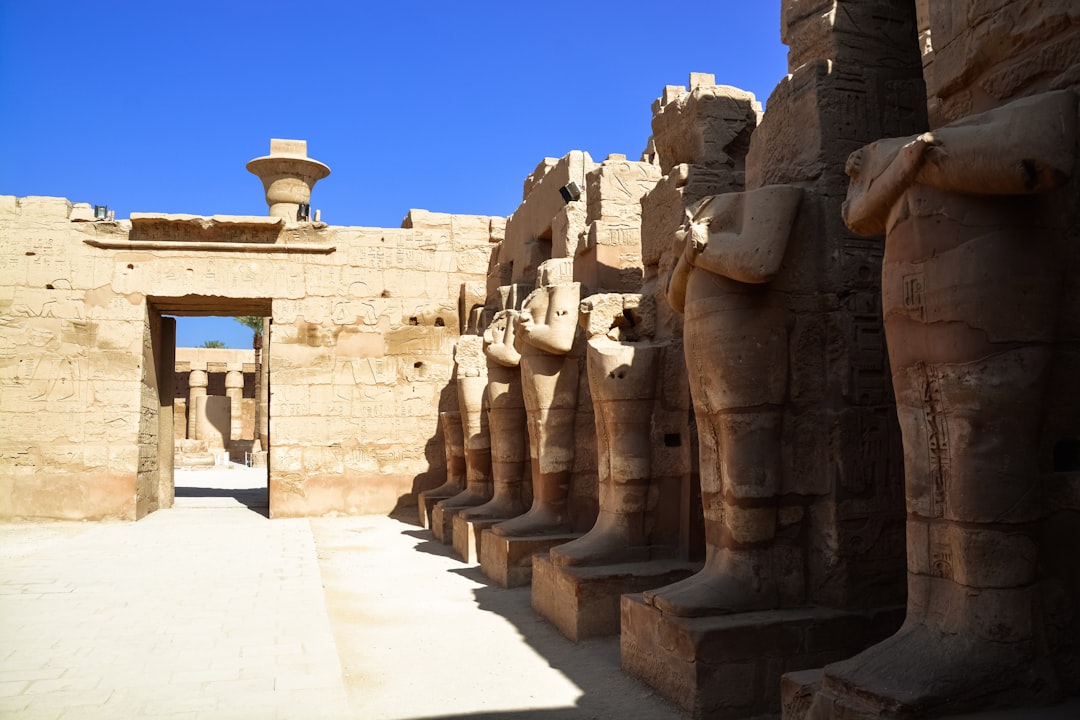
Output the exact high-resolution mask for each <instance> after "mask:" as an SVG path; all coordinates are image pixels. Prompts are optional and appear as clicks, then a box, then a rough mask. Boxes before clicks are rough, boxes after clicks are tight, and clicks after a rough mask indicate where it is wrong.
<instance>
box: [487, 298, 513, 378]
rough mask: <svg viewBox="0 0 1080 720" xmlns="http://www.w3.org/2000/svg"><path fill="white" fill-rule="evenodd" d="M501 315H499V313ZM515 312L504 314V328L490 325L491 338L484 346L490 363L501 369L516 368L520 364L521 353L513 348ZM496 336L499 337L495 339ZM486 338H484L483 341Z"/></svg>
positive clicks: (493, 324)
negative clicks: (497, 365) (500, 366)
mask: <svg viewBox="0 0 1080 720" xmlns="http://www.w3.org/2000/svg"><path fill="white" fill-rule="evenodd" d="M504 312H506V311H504ZM500 314H501V313H500ZM516 316H517V313H516V312H512V311H510V312H506V316H505V323H506V325H505V327H504V328H502V329H501V332H500V328H498V327H497V326H495V323H494V322H493V323H492V326H491V327H490V328H489V329H488V332H489V333H491V335H492V338H491V342H490V343H486V344H485V346H484V353H485V354H486V355H487V356H488V358H490V359H491V361H492V362H494V363H498V364H499V365H502V366H503V367H517V366H518V364H519V363H520V362H521V353H520V352H519V351H518V350H517V348H515V347H514V340H515V333H514V323H515V322H516V320H517V318H516ZM496 334H498V335H499V337H495V335H496ZM486 339H487V338H486V337H485V340H486Z"/></svg>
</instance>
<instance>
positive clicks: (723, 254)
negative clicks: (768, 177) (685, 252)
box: [691, 185, 803, 284]
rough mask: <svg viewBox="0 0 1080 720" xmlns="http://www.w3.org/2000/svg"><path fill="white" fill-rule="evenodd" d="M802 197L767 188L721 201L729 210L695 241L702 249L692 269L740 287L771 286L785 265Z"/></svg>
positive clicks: (785, 188) (784, 188)
mask: <svg viewBox="0 0 1080 720" xmlns="http://www.w3.org/2000/svg"><path fill="white" fill-rule="evenodd" d="M802 195H803V192H802V188H799V187H796V186H794V185H768V186H765V187H761V188H758V189H756V190H751V191H747V192H741V193H731V194H729V195H726V196H719V197H718V198H717V199H718V200H725V201H726V202H724V203H723V204H724V205H726V206H727V207H726V208H725V211H723V212H721V213H720V214H717V215H716V216H715V217H713V218H712V219H711V220H710V222H709V225H707V226H703V232H705V233H706V234H707V240H706V239H704V238H701V237H700V236H698V235H697V234H696V233H695V235H694V236H693V237H691V243H692V244H694V246H695V247H696V248H699V253H698V255H697V257H696V258H693V262H694V267H698V268H701V269H702V270H706V271H708V272H711V273H713V274H714V275H720V276H722V277H727V278H731V279H732V280H736V281H738V282H744V283H754V284H757V283H767V282H771V281H772V280H773V279H774V278H775V277H776V275H777V273H779V272H780V267H781V265H782V264H783V261H784V254H785V253H786V252H787V246H788V241H789V240H790V238H791V230H792V228H793V227H794V225H795V218H796V217H797V216H798V210H799V205H800V203H801V202H802ZM695 227H696V226H695Z"/></svg>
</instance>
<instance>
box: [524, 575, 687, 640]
mask: <svg viewBox="0 0 1080 720" xmlns="http://www.w3.org/2000/svg"><path fill="white" fill-rule="evenodd" d="M699 569H700V564H695V563H688V562H680V561H677V560H652V561H645V562H637V563H623V564H619V565H594V566H570V565H556V564H554V563H553V562H552V561H551V556H550V555H547V554H543V555H534V556H533V566H532V606H533V610H535V611H536V612H537V613H539V614H540V615H541V616H542V617H544V618H545V619H546V620H548V621H549V622H550V623H551V624H553V625H554V626H555V627H557V628H558V629H559V632H561V633H562V634H563V635H565V636H566V637H567V638H569V639H570V640H573V641H574V642H580V641H581V640H587V639H589V638H596V637H605V636H608V635H618V634H619V598H620V597H622V596H623V595H624V594H626V593H640V592H642V591H644V590H650V589H653V588H658V587H663V586H664V585H670V584H671V583H673V582H678V581H679V580H682V579H683V578H686V577H690V576H691V575H693V574H694V573H695V572H697V571H698V570H699Z"/></svg>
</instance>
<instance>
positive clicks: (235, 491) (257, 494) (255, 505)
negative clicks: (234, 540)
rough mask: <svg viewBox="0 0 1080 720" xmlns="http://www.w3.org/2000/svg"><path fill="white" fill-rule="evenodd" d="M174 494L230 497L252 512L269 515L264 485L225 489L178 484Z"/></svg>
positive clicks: (198, 496)
mask: <svg viewBox="0 0 1080 720" xmlns="http://www.w3.org/2000/svg"><path fill="white" fill-rule="evenodd" d="M175 495H176V497H178V498H230V499H232V500H235V501H236V502H238V503H240V504H241V505H243V506H244V507H246V508H247V509H248V510H251V511H252V512H254V513H258V514H259V515H262V516H263V517H265V518H269V517H270V496H269V492H268V491H267V489H266V488H264V487H263V488H231V489H226V488H204V487H190V486H180V487H177V488H176V490H175ZM215 507H218V506H215Z"/></svg>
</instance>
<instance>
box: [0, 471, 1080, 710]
mask: <svg viewBox="0 0 1080 720" xmlns="http://www.w3.org/2000/svg"><path fill="white" fill-rule="evenodd" d="M265 515H266V488H265V471H262V472H259V471H252V470H248V469H243V468H234V469H233V470H232V471H228V472H225V471H220V470H205V471H187V472H185V471H178V472H177V502H176V507H174V508H173V509H170V510H165V511H159V512H156V513H151V514H150V515H149V516H148V517H146V518H145V519H143V520H140V521H139V522H137V523H59V522H58V523H25V524H0V718H9V717H10V718H19V719H20V720H22V719H26V720H61V719H62V720H72V719H78V720H97V719H105V718H108V719H110V720H112V719H114V718H122V719H125V720H126V719H128V718H142V717H146V718H155V719H158V718H174V719H179V718H184V719H189V720H249V719H250V720H277V719H281V720H285V719H287V718H292V719H295V720H323V719H329V720H334V719H337V718H360V719H362V720H419V719H420V718H432V719H433V718H443V719H449V718H461V719H462V720H464V718H469V719H470V720H496V719H499V720H605V719H607V718H617V719H618V720H684V719H685V717H686V715H685V714H683V713H682V712H680V711H679V710H678V709H677V708H674V707H673V706H672V705H670V704H669V703H667V702H665V701H663V700H662V699H660V698H659V697H657V696H656V695H655V694H654V693H653V692H652V690H651V689H650V688H648V687H647V686H645V685H643V684H641V683H639V682H637V681H636V680H633V679H632V678H630V677H628V676H626V675H625V674H623V673H622V672H621V671H620V669H619V649H618V641H617V639H615V638H606V639H601V640H590V641H586V642H582V643H578V644H574V643H571V642H570V641H568V640H566V639H564V638H563V637H562V636H560V635H559V634H558V633H557V632H556V631H555V630H554V628H552V627H551V626H550V625H549V624H547V623H546V622H544V621H543V620H542V619H541V618H540V617H539V616H537V615H536V614H535V613H534V612H532V610H531V608H530V596H529V589H528V588H515V589H512V590H504V589H502V588H498V587H495V586H492V585H491V584H490V583H488V582H487V581H486V580H485V579H484V578H483V576H482V575H481V574H480V573H479V571H478V570H477V569H476V568H473V567H469V566H466V565H465V564H464V563H461V562H460V561H458V560H456V559H455V558H453V557H452V556H451V553H450V550H449V549H448V548H446V547H445V546H443V545H441V544H439V543H437V542H434V541H433V539H432V538H431V533H430V532H429V531H426V530H420V529H419V528H417V527H415V526H410V525H408V524H406V523H403V522H399V521H397V520H394V519H392V518H386V517H377V516H366V517H340V518H329V517H328V518H314V519H310V520H308V519H283V520H272V521H271V520H267V519H266V517H265ZM972 717H980V718H985V719H986V720H989V719H990V718H994V719H995V720H1021V719H1026V718H1045V719H1047V720H1049V719H1051V718H1053V719H1055V720H1063V719H1064V718H1074V717H1080V699H1076V700H1074V701H1072V702H1068V703H1065V704H1064V705H1061V706H1058V707H1056V708H1047V709H1043V710H1039V711H1032V710H1019V711H1011V712H998V713H987V714H984V715H980V716H972Z"/></svg>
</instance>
